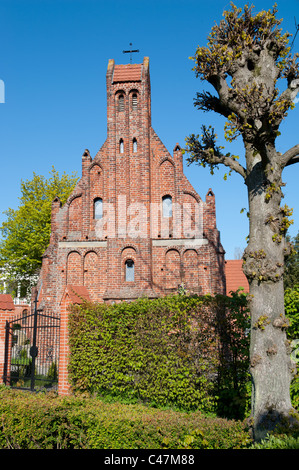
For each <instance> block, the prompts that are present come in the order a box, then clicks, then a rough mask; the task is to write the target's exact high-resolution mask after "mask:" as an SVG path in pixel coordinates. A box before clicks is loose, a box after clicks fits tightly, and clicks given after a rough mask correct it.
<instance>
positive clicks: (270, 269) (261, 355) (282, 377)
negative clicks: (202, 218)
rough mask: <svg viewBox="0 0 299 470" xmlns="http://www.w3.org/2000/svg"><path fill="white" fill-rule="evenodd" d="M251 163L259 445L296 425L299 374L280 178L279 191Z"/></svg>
mask: <svg viewBox="0 0 299 470" xmlns="http://www.w3.org/2000/svg"><path fill="white" fill-rule="evenodd" d="M251 161H252V162H253V161H254V162H255V163H252V165H251V171H250V173H248V174H249V176H248V177H247V179H246V184H247V187H248V196H249V213H250V234H249V244H248V246H247V248H246V250H245V253H244V264H243V269H244V273H245V275H246V276H247V279H248V281H249V285H250V312H251V342H250V373H251V377H252V420H253V434H254V439H255V440H257V441H259V440H261V439H262V438H264V437H265V436H266V434H267V433H268V432H270V431H271V430H273V429H274V428H275V427H276V426H277V425H285V424H290V422H292V415H294V411H293V409H292V405H291V400H290V383H291V380H292V378H293V375H294V373H295V370H296V369H295V364H294V363H293V362H292V361H291V359H290V350H289V343H288V341H287V338H286V328H287V326H288V322H287V319H286V318H285V314H284V288H283V266H284V256H285V251H284V250H285V237H284V232H283V231H282V225H281V224H282V211H281V207H280V201H281V192H280V185H281V179H280V178H281V173H280V175H278V178H276V182H277V186H275V185H273V184H272V185H271V182H269V174H267V172H265V171H264V169H263V168H262V162H261V159H260V158H254V159H252V156H251ZM265 174H267V177H266V176H265ZM276 176H277V173H276ZM273 181H274V180H272V183H273ZM279 183H280V184H279ZM271 188H272V189H271ZM273 188H274V189H273ZM275 188H276V189H275Z"/></svg>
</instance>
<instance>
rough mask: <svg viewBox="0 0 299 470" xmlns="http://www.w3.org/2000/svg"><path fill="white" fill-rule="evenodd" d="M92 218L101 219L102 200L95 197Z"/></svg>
mask: <svg viewBox="0 0 299 470" xmlns="http://www.w3.org/2000/svg"><path fill="white" fill-rule="evenodd" d="M93 217H94V219H97V220H99V219H102V217H103V199H101V198H100V197H97V198H96V199H95V200H94V201H93Z"/></svg>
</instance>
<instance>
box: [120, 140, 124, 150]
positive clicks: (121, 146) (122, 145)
mask: <svg viewBox="0 0 299 470" xmlns="http://www.w3.org/2000/svg"><path fill="white" fill-rule="evenodd" d="M119 153H124V141H123V139H120V141H119Z"/></svg>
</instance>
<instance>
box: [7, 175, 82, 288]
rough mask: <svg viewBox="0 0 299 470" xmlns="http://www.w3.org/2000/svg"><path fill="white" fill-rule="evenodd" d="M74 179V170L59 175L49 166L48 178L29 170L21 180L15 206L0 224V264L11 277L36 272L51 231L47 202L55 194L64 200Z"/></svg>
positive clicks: (73, 185) (75, 178)
mask: <svg viewBox="0 0 299 470" xmlns="http://www.w3.org/2000/svg"><path fill="white" fill-rule="evenodd" d="M76 182H77V177H76V175H75V174H72V175H71V176H68V175H66V174H65V173H63V175H62V176H61V177H60V176H59V174H58V172H57V171H56V170H55V169H54V167H53V168H52V171H51V172H50V177H49V179H46V178H45V177H44V176H39V175H36V174H35V173H33V178H32V180H26V181H22V182H21V197H20V205H19V207H18V209H11V208H9V209H8V210H7V211H6V212H5V214H6V216H7V220H6V221H5V222H3V224H2V226H1V227H0V231H1V233H2V240H1V243H0V265H1V266H2V267H4V268H5V271H6V274H7V275H8V276H9V277H10V278H11V279H13V280H15V279H17V278H22V279H24V277H25V278H26V279H28V278H30V276H32V275H34V274H36V272H37V271H38V269H39V268H40V266H41V259H42V255H43V253H44V251H45V249H46V248H47V246H48V244H49V240H50V232H51V204H52V201H53V199H54V198H55V197H56V196H59V198H60V200H61V203H62V204H64V203H65V202H66V200H67V198H68V196H69V195H70V193H71V191H72V190H73V189H74V187H75V185H76Z"/></svg>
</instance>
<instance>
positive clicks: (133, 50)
mask: <svg viewBox="0 0 299 470" xmlns="http://www.w3.org/2000/svg"><path fill="white" fill-rule="evenodd" d="M130 47H131V49H130V50H129V51H123V53H124V54H128V53H129V54H130V62H131V63H132V53H133V52H139V49H132V43H131V42H130Z"/></svg>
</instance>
